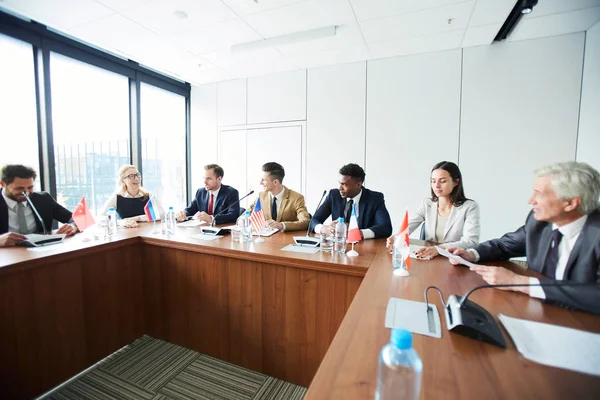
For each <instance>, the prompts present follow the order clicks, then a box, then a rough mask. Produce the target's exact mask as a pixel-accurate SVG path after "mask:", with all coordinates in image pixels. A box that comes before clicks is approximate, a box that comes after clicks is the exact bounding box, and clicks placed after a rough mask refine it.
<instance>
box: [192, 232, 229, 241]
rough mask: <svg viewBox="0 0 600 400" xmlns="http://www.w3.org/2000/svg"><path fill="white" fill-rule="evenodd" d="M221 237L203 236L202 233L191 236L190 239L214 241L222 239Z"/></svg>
mask: <svg viewBox="0 0 600 400" xmlns="http://www.w3.org/2000/svg"><path fill="white" fill-rule="evenodd" d="M222 237H223V236H222V235H205V234H204V233H198V234H196V235H192V239H198V240H216V239H220V238H222Z"/></svg>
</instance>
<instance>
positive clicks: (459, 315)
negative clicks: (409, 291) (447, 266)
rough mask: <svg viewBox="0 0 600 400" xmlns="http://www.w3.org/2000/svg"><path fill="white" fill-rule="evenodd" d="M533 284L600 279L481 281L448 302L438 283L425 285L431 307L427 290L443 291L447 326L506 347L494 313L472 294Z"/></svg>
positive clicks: (546, 284)
mask: <svg viewBox="0 0 600 400" xmlns="http://www.w3.org/2000/svg"><path fill="white" fill-rule="evenodd" d="M525 286H528V287H531V286H542V287H552V286H565V287H566V286H569V287H571V286H588V287H589V286H599V287H600V282H573V281H548V282H544V281H540V283H534V284H531V283H516V284H502V285H480V286H475V287H474V288H473V289H471V290H469V291H468V292H467V294H465V295H464V296H462V297H460V296H457V295H450V296H449V297H448V302H447V303H444V299H443V297H442V292H441V291H440V289H439V288H437V287H436V286H429V287H428V288H427V289H425V304H426V306H427V311H429V302H428V300H427V291H428V290H429V289H435V290H437V292H438V293H439V295H440V299H441V301H442V304H443V305H444V313H445V314H446V327H447V328H448V330H449V331H451V332H454V333H458V334H459V335H464V336H468V337H470V338H473V339H476V340H479V341H482V342H487V343H490V344H493V345H495V346H499V347H502V348H506V341H505V340H504V336H503V335H502V332H501V331H500V326H499V325H498V323H497V322H496V320H495V319H494V317H493V316H492V315H491V314H490V313H489V312H488V311H487V310H486V309H485V308H483V307H481V306H480V305H479V304H477V303H475V302H473V301H471V300H469V296H470V295H471V293H473V292H474V291H476V290H479V289H488V288H506V287H525Z"/></svg>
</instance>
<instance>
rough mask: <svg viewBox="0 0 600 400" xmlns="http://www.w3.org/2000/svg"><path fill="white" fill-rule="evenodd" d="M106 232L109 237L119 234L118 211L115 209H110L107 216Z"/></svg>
mask: <svg viewBox="0 0 600 400" xmlns="http://www.w3.org/2000/svg"><path fill="white" fill-rule="evenodd" d="M106 230H107V233H108V236H114V235H116V234H117V211H116V210H115V208H114V207H111V208H109V209H108V214H107V215H106Z"/></svg>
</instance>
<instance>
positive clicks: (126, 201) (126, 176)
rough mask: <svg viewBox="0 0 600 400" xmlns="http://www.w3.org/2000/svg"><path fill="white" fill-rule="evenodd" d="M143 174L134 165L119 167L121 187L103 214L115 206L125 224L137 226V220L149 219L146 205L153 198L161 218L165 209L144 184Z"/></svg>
mask: <svg viewBox="0 0 600 400" xmlns="http://www.w3.org/2000/svg"><path fill="white" fill-rule="evenodd" d="M141 183H142V175H141V174H140V173H139V171H138V170H137V168H136V167H135V166H133V165H124V166H122V167H121V168H119V184H120V185H121V187H120V188H119V190H118V191H117V193H115V194H114V195H112V196H111V197H110V198H109V199H108V200H107V201H106V203H105V204H104V209H103V210H102V215H106V214H107V213H108V209H109V208H110V207H113V208H114V209H115V210H117V214H118V215H119V217H120V218H122V219H123V220H124V221H125V226H135V225H136V224H135V222H137V221H148V218H147V217H146V215H145V214H144V207H145V206H146V203H148V200H149V199H150V198H152V205H153V207H154V211H155V212H156V215H157V218H156V219H157V220H159V219H161V217H162V215H164V211H163V208H162V206H161V205H160V202H159V201H158V199H157V198H156V197H154V196H152V194H150V192H148V191H147V190H145V189H144V188H143V187H142V186H141ZM132 223H133V224H132Z"/></svg>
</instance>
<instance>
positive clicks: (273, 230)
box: [252, 228, 279, 236]
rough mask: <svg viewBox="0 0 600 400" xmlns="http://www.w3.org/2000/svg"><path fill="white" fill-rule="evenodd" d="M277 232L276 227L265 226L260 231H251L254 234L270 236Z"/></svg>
mask: <svg viewBox="0 0 600 400" xmlns="http://www.w3.org/2000/svg"><path fill="white" fill-rule="evenodd" d="M277 232H279V229H277V228H265V229H263V230H262V231H260V232H252V234H253V235H254V236H272V235H273V234H275V233H277Z"/></svg>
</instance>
